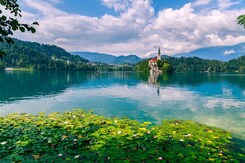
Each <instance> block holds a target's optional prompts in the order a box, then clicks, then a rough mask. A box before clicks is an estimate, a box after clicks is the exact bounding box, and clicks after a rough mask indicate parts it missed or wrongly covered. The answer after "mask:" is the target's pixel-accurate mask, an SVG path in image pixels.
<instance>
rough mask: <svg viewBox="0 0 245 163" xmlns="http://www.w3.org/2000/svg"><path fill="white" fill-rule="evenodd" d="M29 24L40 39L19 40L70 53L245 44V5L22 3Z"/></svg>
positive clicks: (134, 0)
mask: <svg viewBox="0 0 245 163" xmlns="http://www.w3.org/2000/svg"><path fill="white" fill-rule="evenodd" d="M20 3H21V8H22V11H23V17H22V18H21V19H22V21H24V22H33V21H38V22H39V24H40V25H39V27H37V32H36V33H35V34H27V33H17V34H15V35H14V36H15V37H17V38H20V39H24V40H29V41H37V42H40V43H47V44H55V45H57V46H60V47H62V48H64V49H65V50H67V51H91V52H101V53H109V54H113V55H127V54H136V55H139V56H141V57H150V56H153V55H155V53H156V51H157V49H156V46H160V47H161V48H162V49H163V53H164V54H167V55H174V54H176V53H180V52H188V51H191V50H195V49H198V48H202V47H210V46H225V45H234V44H238V43H241V42H245V29H243V28H242V27H241V26H239V25H237V23H236V18H237V16H239V15H241V14H245V1H244V0H72V1H71V0H22V1H20Z"/></svg>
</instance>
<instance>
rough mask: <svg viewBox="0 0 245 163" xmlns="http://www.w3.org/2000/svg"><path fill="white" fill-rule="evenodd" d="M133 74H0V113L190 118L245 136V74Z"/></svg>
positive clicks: (156, 121)
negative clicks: (87, 112)
mask: <svg viewBox="0 0 245 163" xmlns="http://www.w3.org/2000/svg"><path fill="white" fill-rule="evenodd" d="M148 78H149V76H148V74H146V73H133V72H127V73H122V72H117V73H116V72H114V73H83V72H70V73H67V72H0V115H2V116H4V115H7V114H10V113H13V112H25V113H32V114H37V113H38V112H46V113H51V112H54V111H59V112H63V111H68V110H72V109H73V108H84V109H85V110H91V109H92V110H93V111H94V112H95V113H97V114H99V115H104V116H118V117H124V116H127V117H129V118H131V119H136V120H138V121H141V122H142V121H151V122H153V123H154V124H161V122H162V120H164V119H173V118H177V119H189V120H193V121H197V122H200V123H204V124H208V125H211V126H216V127H221V128H223V129H227V130H230V131H232V132H234V133H235V134H237V135H239V136H241V137H243V138H245V76H244V75H238V74H207V73H187V74H182V73H177V74H172V75H166V74H164V75H160V76H159V77H158V80H157V82H156V83H154V84H151V83H149V82H148Z"/></svg>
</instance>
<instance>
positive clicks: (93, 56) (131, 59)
mask: <svg viewBox="0 0 245 163" xmlns="http://www.w3.org/2000/svg"><path fill="white" fill-rule="evenodd" d="M71 54H73V55H79V56H80V57H83V58H85V59H87V60H89V61H90V62H101V63H107V64H124V63H130V64H135V63H138V62H139V61H141V60H142V59H141V58H139V57H138V56H136V55H128V56H118V57H116V56H113V55H110V54H103V53H95V52H71Z"/></svg>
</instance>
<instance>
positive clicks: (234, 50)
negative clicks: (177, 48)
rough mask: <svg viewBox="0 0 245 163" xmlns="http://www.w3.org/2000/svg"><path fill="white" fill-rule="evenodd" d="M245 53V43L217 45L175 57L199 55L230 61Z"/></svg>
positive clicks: (205, 57)
mask: <svg viewBox="0 0 245 163" xmlns="http://www.w3.org/2000/svg"><path fill="white" fill-rule="evenodd" d="M243 55H245V43H240V44H237V45H233V46H216V47H208V48H202V49H198V50H194V51H191V52H188V53H179V54H176V55H174V56H175V57H198V58H202V59H211V60H220V61H228V60H231V59H235V58H238V57H241V56H243Z"/></svg>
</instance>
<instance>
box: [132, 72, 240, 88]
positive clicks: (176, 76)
mask: <svg viewBox="0 0 245 163" xmlns="http://www.w3.org/2000/svg"><path fill="white" fill-rule="evenodd" d="M137 78H138V80H140V81H142V82H147V81H149V74H148V73H137ZM222 81H227V82H228V83H230V84H233V85H237V86H239V87H240V88H245V75H240V74H232V75H230V74H228V75H226V74H212V73H169V74H168V73H162V74H160V75H159V76H158V82H159V83H161V85H173V84H178V85H187V86H193V85H200V84H203V83H211V84H212V83H213V84H215V83H218V82H222Z"/></svg>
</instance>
